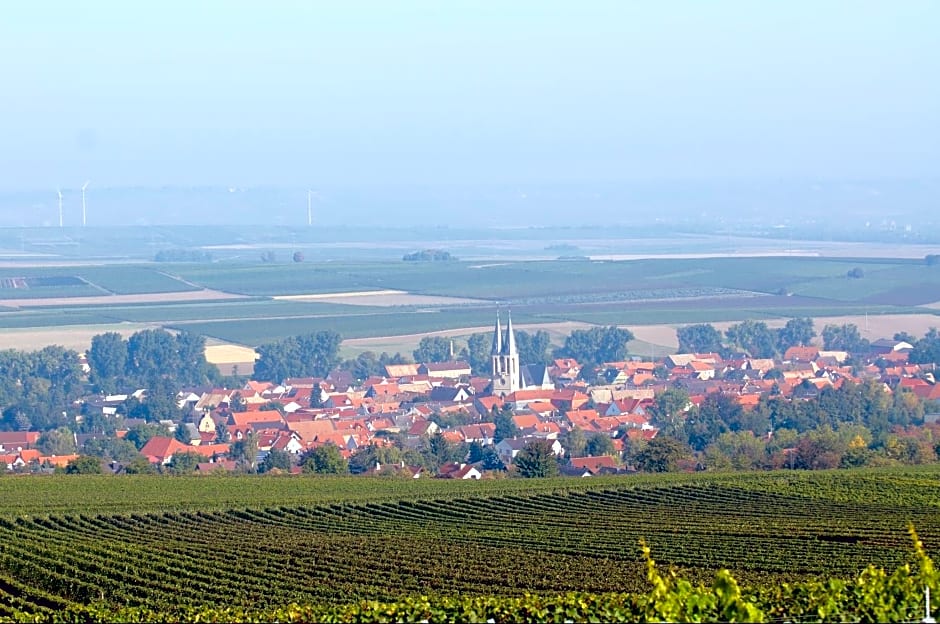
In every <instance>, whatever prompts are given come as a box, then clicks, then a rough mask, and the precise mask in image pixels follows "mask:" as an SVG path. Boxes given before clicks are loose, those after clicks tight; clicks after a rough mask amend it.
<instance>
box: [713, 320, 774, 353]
mask: <svg viewBox="0 0 940 624" xmlns="http://www.w3.org/2000/svg"><path fill="white" fill-rule="evenodd" d="M725 337H727V339H728V342H729V343H730V344H731V345H733V346H735V347H739V348H741V349H743V350H744V351H746V352H747V353H748V354H749V355H751V357H757V358H771V357H774V356H775V355H776V354H777V337H776V336H775V335H774V332H773V331H771V329H770V328H769V327H767V324H766V323H764V322H763V321H742V322H741V323H737V324H736V325H732V326H730V327H729V328H728V329H727V331H725Z"/></svg>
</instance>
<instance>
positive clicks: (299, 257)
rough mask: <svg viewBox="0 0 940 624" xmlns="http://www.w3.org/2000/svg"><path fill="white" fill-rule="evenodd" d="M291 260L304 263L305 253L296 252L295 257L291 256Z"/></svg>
mask: <svg viewBox="0 0 940 624" xmlns="http://www.w3.org/2000/svg"><path fill="white" fill-rule="evenodd" d="M291 259H292V260H293V261H294V262H303V261H304V252H302V251H295V252H294V255H293V256H291Z"/></svg>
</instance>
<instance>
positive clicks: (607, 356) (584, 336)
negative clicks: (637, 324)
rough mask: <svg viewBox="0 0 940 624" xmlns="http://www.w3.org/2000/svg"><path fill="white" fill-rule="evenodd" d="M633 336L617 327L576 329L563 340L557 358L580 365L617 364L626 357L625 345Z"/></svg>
mask: <svg viewBox="0 0 940 624" xmlns="http://www.w3.org/2000/svg"><path fill="white" fill-rule="evenodd" d="M631 340H633V334H632V333H631V332H630V331H629V330H626V329H621V328H619V327H613V326H611V327H592V328H591V329H576V330H574V331H573V332H571V334H569V335H568V337H567V338H565V344H564V346H563V347H562V348H561V349H559V350H558V351H557V352H556V356H558V357H569V358H574V359H575V360H577V361H578V362H579V363H581V364H582V365H591V364H601V363H603V362H619V361H622V360H623V359H624V358H625V357H626V356H627V343H628V342H630V341H631Z"/></svg>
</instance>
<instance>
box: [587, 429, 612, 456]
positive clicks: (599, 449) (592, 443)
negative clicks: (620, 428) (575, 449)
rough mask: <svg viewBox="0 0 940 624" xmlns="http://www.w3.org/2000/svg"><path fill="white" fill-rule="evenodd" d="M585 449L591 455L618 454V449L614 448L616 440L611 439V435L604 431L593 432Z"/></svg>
mask: <svg viewBox="0 0 940 624" xmlns="http://www.w3.org/2000/svg"><path fill="white" fill-rule="evenodd" d="M585 450H586V451H587V454H588V455H590V456H591V457H599V456H601V455H616V454H617V450H616V449H615V448H614V441H613V440H611V439H610V436H609V435H607V434H604V433H592V434H591V436H590V437H589V438H588V441H587V446H586V447H585Z"/></svg>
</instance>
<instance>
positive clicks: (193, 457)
mask: <svg viewBox="0 0 940 624" xmlns="http://www.w3.org/2000/svg"><path fill="white" fill-rule="evenodd" d="M207 461H209V458H208V457H206V456H205V455H202V454H201V453H199V452H198V451H182V452H179V453H173V458H172V459H171V460H170V463H169V464H168V465H167V470H169V472H170V474H177V475H185V474H191V473H193V472H195V470H196V464H200V463H202V462H207Z"/></svg>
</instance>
